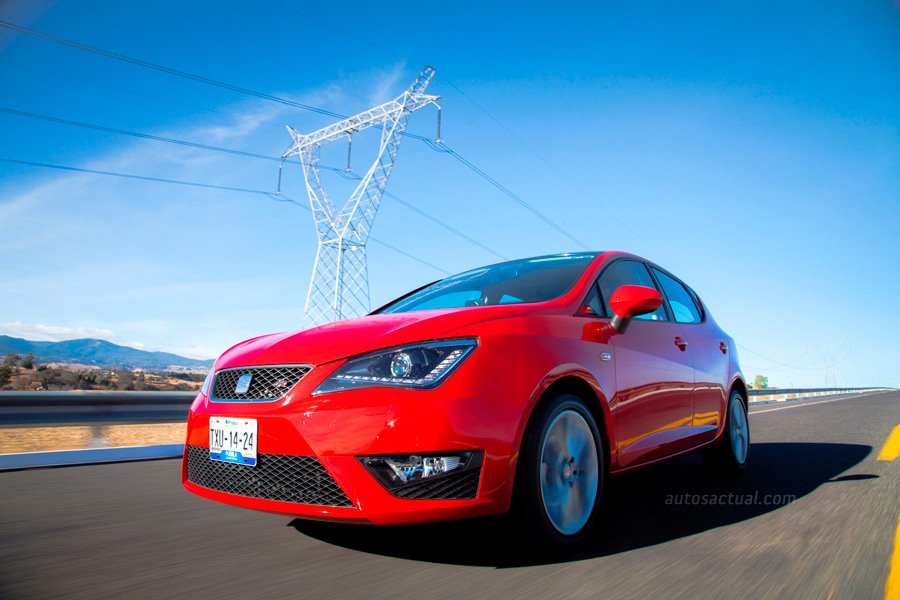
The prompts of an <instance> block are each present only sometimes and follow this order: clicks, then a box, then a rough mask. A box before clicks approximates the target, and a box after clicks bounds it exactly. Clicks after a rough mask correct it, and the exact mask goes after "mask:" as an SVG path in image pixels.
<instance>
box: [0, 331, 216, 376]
mask: <svg viewBox="0 0 900 600" xmlns="http://www.w3.org/2000/svg"><path fill="white" fill-rule="evenodd" d="M29 352H31V353H32V354H34V359H35V361H37V362H44V363H69V364H73V363H74V364H81V365H91V366H97V367H108V368H118V369H144V370H147V371H170V370H172V369H176V370H177V369H209V368H211V367H212V364H213V361H212V360H197V359H193V358H186V357H184V356H178V355H177V354H170V353H168V352H147V351H145V350H138V349H137V348H130V347H128V346H119V345H118V344H113V343H112V342H107V341H106V340H96V339H81V340H66V341H64V342H33V341H30V340H24V339H21V338H14V337H10V336H7V335H0V357H2V356H6V355H7V354H18V355H25V354H28V353H29Z"/></svg>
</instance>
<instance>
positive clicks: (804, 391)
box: [0, 388, 889, 425]
mask: <svg viewBox="0 0 900 600" xmlns="http://www.w3.org/2000/svg"><path fill="white" fill-rule="evenodd" d="M878 389H889V388H792V389H779V388H769V389H762V390H750V391H749V395H750V402H751V403H755V402H756V400H754V398H758V399H759V401H760V402H766V401H775V400H771V399H770V398H769V397H776V396H777V397H783V398H785V399H788V398H789V399H798V398H799V397H804V396H814V395H826V394H828V395H834V394H842V393H843V394H850V393H859V392H866V391H875V390H878ZM196 395H197V394H196V393H195V392H0V425H5V424H8V425H35V424H55V423H58V424H62V423H174V422H179V421H186V420H187V414H188V409H189V408H190V405H191V402H192V401H193V400H194V398H195V397H196Z"/></svg>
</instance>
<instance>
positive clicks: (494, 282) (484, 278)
mask: <svg viewBox="0 0 900 600" xmlns="http://www.w3.org/2000/svg"><path fill="white" fill-rule="evenodd" d="M597 256H598V254H596V253H592V254H588V253H585V254H560V255H555V256H541V257H538V258H527V259H525V260H516V261H511V262H505V263H500V264H497V265H492V266H490V267H482V268H480V269H475V270H473V271H466V272H465V273H460V274H459V275H453V276H452V277H448V278H447V279H442V280H440V281H436V282H435V283H432V284H430V285H427V286H425V287H424V288H422V289H420V290H417V291H415V292H413V293H411V294H409V295H408V296H405V297H403V298H400V299H399V300H395V301H394V302H392V303H391V304H388V305H387V306H385V307H383V308H382V309H380V310H378V311H376V312H378V313H403V312H411V311H414V310H434V309H439V308H462V307H465V306H490V305H496V304H520V303H523V302H543V301H545V300H551V299H553V298H558V297H559V296H561V295H563V294H564V293H566V292H567V291H568V290H569V289H570V288H571V287H572V286H573V285H575V282H576V281H578V278H579V277H580V276H581V274H582V273H584V270H585V268H587V266H588V265H589V264H590V263H591V261H593V260H594V259H595V258H596V257H597Z"/></svg>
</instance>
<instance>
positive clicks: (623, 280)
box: [598, 260, 666, 321]
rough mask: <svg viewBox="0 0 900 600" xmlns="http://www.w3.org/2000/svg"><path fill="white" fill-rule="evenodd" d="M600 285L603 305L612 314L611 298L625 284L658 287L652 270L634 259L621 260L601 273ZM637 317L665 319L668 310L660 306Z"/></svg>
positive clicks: (652, 319) (655, 319) (656, 319)
mask: <svg viewBox="0 0 900 600" xmlns="http://www.w3.org/2000/svg"><path fill="white" fill-rule="evenodd" d="M598 284H599V286H600V296H601V297H602V300H603V306H604V307H605V309H606V314H607V315H612V314H613V312H612V309H611V308H610V307H609V298H610V296H612V294H613V292H615V291H616V290H617V289H619V288H620V287H621V286H623V285H643V286H646V287H649V288H653V289H656V285H655V284H654V283H653V279H652V278H651V277H650V272H649V271H648V270H647V267H645V266H644V264H643V263H639V262H637V261H634V260H620V261H616V262H614V263H613V264H612V265H610V266H609V267H608V268H607V269H606V270H605V271H603V274H602V275H600V280H599V282H598ZM635 319H645V320H649V321H665V320H666V311H665V309H664V308H663V306H660V307H659V308H658V309H657V310H656V312H652V313H650V314H646V315H641V316H639V317H635Z"/></svg>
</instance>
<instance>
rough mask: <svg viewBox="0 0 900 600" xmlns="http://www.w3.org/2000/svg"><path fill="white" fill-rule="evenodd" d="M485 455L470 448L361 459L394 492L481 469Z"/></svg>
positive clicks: (361, 457)
mask: <svg viewBox="0 0 900 600" xmlns="http://www.w3.org/2000/svg"><path fill="white" fill-rule="evenodd" d="M482 456H483V454H482V452H480V451H479V452H473V451H467V452H436V453H431V454H394V455H390V456H360V457H358V458H359V461H360V462H361V463H362V464H363V465H364V466H365V467H366V468H367V469H368V470H369V472H370V473H372V475H374V476H375V477H376V479H378V480H379V481H380V482H381V484H382V485H383V486H384V487H386V488H387V489H388V490H390V491H393V490H395V489H397V488H401V487H403V486H406V485H413V484H415V483H417V482H420V481H422V480H430V479H435V478H439V477H444V476H447V475H452V474H455V473H461V472H463V471H465V470H467V469H470V468H480V467H481V462H482Z"/></svg>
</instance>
